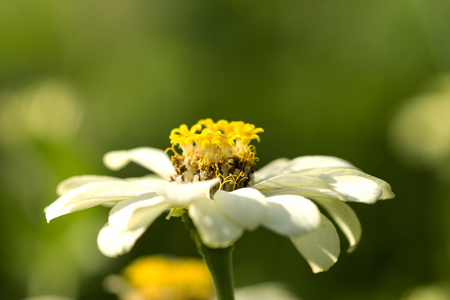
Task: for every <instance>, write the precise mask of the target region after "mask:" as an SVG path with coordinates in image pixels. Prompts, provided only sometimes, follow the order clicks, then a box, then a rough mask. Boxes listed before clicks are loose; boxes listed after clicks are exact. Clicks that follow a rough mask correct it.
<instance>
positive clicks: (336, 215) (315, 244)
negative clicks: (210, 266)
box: [46, 119, 394, 273]
mask: <svg viewBox="0 0 450 300" xmlns="http://www.w3.org/2000/svg"><path fill="white" fill-rule="evenodd" d="M262 131H263V130H262V129H261V128H256V127H255V126H254V125H252V124H247V123H244V122H228V121H225V120H220V121H218V122H213V121H212V120H211V119H206V120H200V121H199V122H198V123H197V124H195V125H194V126H192V127H191V128H188V127H187V126H186V125H182V126H180V127H179V128H176V129H174V130H173V131H172V133H171V135H170V139H171V143H172V147H170V148H169V149H168V150H169V151H170V150H171V151H172V152H173V155H172V157H171V158H170V157H169V156H168V155H167V154H166V153H165V152H164V151H162V150H159V149H155V148H148V147H147V148H137V149H132V150H122V151H113V152H110V153H107V154H106V155H105V157H104V162H105V164H106V165H107V166H108V167H109V168H111V169H113V170H117V169H120V168H122V167H124V166H125V165H126V164H127V163H129V162H130V161H133V162H135V163H138V164H140V165H142V166H144V167H146V168H148V169H149V170H151V171H153V172H155V173H156V174H157V175H159V176H153V175H152V176H145V177H141V178H128V179H119V178H114V177H107V176H94V175H86V176H77V177H72V178H69V179H67V180H66V181H64V182H62V183H61V184H60V185H59V186H58V190H57V192H58V194H60V195H61V196H60V198H59V199H57V200H56V201H55V202H54V203H52V204H51V205H50V206H49V207H48V208H47V209H46V217H47V220H48V221H50V220H52V219H54V218H56V217H59V216H61V215H64V214H68V213H71V212H74V211H78V210H82V209H86V208H89V207H93V206H96V205H100V204H115V206H114V207H113V208H112V209H111V211H110V214H109V218H108V223H107V224H106V225H105V226H104V227H103V229H101V231H100V233H99V236H98V240H97V241H98V246H99V249H100V251H101V252H102V253H103V254H105V255H107V256H111V257H114V256H117V255H120V254H123V253H126V252H128V251H130V249H131V248H132V247H133V245H134V244H135V242H136V240H137V239H138V238H139V237H140V236H141V235H142V234H143V233H144V231H145V230H146V229H147V228H148V227H149V226H150V225H151V224H152V223H153V221H154V220H155V219H156V218H157V217H158V216H159V215H161V214H162V213H163V212H164V211H166V210H168V209H170V213H169V215H168V217H178V216H189V218H190V219H192V222H193V224H194V225H195V228H196V230H197V231H198V234H199V237H200V239H201V242H202V243H203V244H204V245H206V246H207V247H209V248H227V247H229V246H231V245H233V244H234V243H235V242H236V241H237V240H238V239H239V238H240V237H241V236H242V234H243V233H244V231H245V230H254V229H256V228H258V227H259V226H264V227H266V228H268V229H270V230H272V231H274V232H276V233H278V234H280V235H283V236H286V237H288V238H290V240H291V241H292V242H293V244H294V245H295V247H296V248H297V250H298V251H299V252H300V253H301V254H302V255H303V256H304V257H305V259H306V260H307V262H308V263H309V265H310V266H311V268H312V270H313V272H315V273H317V272H322V271H325V270H328V269H329V268H330V267H331V266H332V265H333V264H334V263H335V262H336V261H337V258H338V256H339V253H340V241H339V236H338V234H337V232H336V229H335V227H334V225H333V224H332V223H331V222H330V221H329V220H328V219H327V218H326V217H325V216H324V215H323V214H321V212H320V210H319V208H318V207H317V205H316V203H317V204H318V205H320V206H321V207H322V208H323V209H324V210H325V211H326V212H327V213H328V215H329V216H330V217H331V218H333V219H334V221H335V223H336V224H337V225H338V226H339V227H340V228H341V230H342V231H343V233H344V234H345V235H346V237H347V238H348V240H349V243H350V247H349V251H351V250H353V249H354V248H355V247H356V245H357V244H358V242H359V239H360V236H361V227H360V223H359V220H358V218H357V217H356V214H355V213H354V211H353V210H352V209H351V208H350V207H349V206H348V205H347V204H345V202H359V203H368V204H373V203H375V202H376V201H377V200H383V199H389V198H392V197H393V196H394V194H393V193H392V191H391V188H390V186H389V184H388V183H386V182H385V181H383V180H381V179H378V178H376V177H373V176H370V175H368V174H365V173H363V172H361V171H360V170H358V169H357V168H356V167H355V166H353V165H352V164H350V163H349V162H347V161H345V160H343V159H339V158H336V157H330V156H302V157H298V158H295V159H292V160H288V159H284V158H282V159H278V160H275V161H273V162H272V163H270V164H268V165H267V166H265V167H263V168H262V169H260V170H258V171H256V167H255V164H256V162H257V161H258V159H257V157H256V153H255V147H254V146H253V145H250V144H249V143H250V142H251V141H252V140H257V141H259V136H258V134H259V133H260V132H262ZM176 147H178V148H180V149H181V152H180V153H178V151H179V150H178V149H177V148H176ZM311 200H313V201H314V202H313V201H311Z"/></svg>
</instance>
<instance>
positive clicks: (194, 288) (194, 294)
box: [123, 255, 214, 300]
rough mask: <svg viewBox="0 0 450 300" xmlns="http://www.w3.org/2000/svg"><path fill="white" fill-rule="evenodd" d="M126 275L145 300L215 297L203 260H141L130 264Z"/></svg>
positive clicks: (152, 258) (147, 257)
mask: <svg viewBox="0 0 450 300" xmlns="http://www.w3.org/2000/svg"><path fill="white" fill-rule="evenodd" d="M123 275H124V278H125V280H126V281H127V282H128V283H129V284H130V285H131V286H133V287H134V288H136V289H137V290H138V291H139V293H140V294H141V295H142V296H143V297H144V299H152V300H207V299H211V298H212V296H213V295H214V288H213V283H212V280H211V275H210V274H209V271H208V268H207V266H206V265H205V263H204V262H203V261H202V260H200V259H195V258H176V259H168V258H165V257H163V256H159V255H154V256H146V257H141V258H138V259H137V260H135V261H134V262H132V263H131V264H130V265H128V266H127V267H126V268H125V269H124V271H123Z"/></svg>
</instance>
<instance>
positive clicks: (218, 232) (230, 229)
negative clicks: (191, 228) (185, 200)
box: [188, 198, 244, 248]
mask: <svg viewBox="0 0 450 300" xmlns="http://www.w3.org/2000/svg"><path fill="white" fill-rule="evenodd" d="M188 212H189V216H190V217H191V219H192V222H193V223H194V225H195V228H196V229H197V231H198V233H199V235H200V238H201V240H202V242H203V243H204V244H205V245H206V246H208V247H210V248H226V247H229V246H231V245H232V244H234V242H235V241H236V240H237V239H239V238H240V237H241V235H242V233H243V232H244V231H243V229H242V228H240V227H238V226H237V225H235V224H233V223H232V222H231V221H229V220H228V219H227V218H225V216H223V215H222V213H221V212H220V211H219V209H218V207H217V204H216V203H215V202H214V201H213V200H211V199H206V198H202V199H197V200H196V201H194V202H192V204H191V205H190V206H189V211H188Z"/></svg>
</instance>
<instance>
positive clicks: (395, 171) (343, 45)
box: [0, 0, 450, 299]
mask: <svg viewBox="0 0 450 300" xmlns="http://www.w3.org/2000/svg"><path fill="white" fill-rule="evenodd" d="M448 6H449V4H448V3H447V2H446V1H443V0H432V1H423V0H416V1H413V0H410V1H409V0H405V1H399V2H392V1H386V0H385V1H363V2H361V1H356V0H344V1H330V0H327V1H320V2H310V1H291V0H283V1H278V2H273V1H246V2H242V1H222V0H215V1H211V0H208V1H206V0H194V1H190V2H182V1H175V0H168V1H164V2H160V1H142V0H132V1H126V2H123V1H117V0H116V1H105V0H94V1H57V0H47V1H8V0H1V1H0V91H1V92H0V102H1V104H2V105H1V107H2V109H4V107H6V106H5V105H3V104H4V103H10V102H17V101H20V100H17V99H18V98H17V95H23V94H24V91H27V90H29V89H30V87H36V86H40V85H42V84H43V82H48V81H50V82H55V83H56V84H58V85H63V86H65V87H66V88H67V90H70V91H72V92H74V94H75V95H76V96H75V100H73V101H75V103H76V104H75V105H76V106H77V107H78V106H80V107H82V112H80V115H81V114H82V121H81V123H80V124H79V125H80V126H79V127H77V128H76V131H75V133H74V134H73V135H70V136H66V137H65V138H61V137H58V136H56V137H55V136H54V137H49V136H45V135H44V136H42V135H40V136H39V135H36V132H35V131H33V130H28V129H26V128H27V127H26V126H25V125H24V124H23V123H24V122H25V123H26V121H24V119H23V115H21V114H23V110H20V109H19V110H18V111H15V112H13V111H12V112H8V113H6V114H5V115H7V116H8V118H6V117H4V118H3V119H2V120H3V121H2V122H3V123H1V124H2V132H10V135H9V138H5V136H3V138H2V139H1V140H0V165H1V166H2V167H1V168H0V187H1V189H2V193H1V196H0V197H1V198H0V199H1V203H2V210H1V211H0V224H1V226H2V228H3V229H4V230H2V233H1V238H2V241H3V247H1V250H0V264H1V267H0V276H1V278H0V279H1V280H2V282H3V283H4V284H2V285H3V286H5V287H7V288H6V289H3V290H2V296H4V297H5V298H7V299H20V298H24V297H26V296H34V295H38V294H48V293H59V294H61V295H65V296H71V297H74V298H75V297H78V298H79V299H103V298H104V299H110V298H111V295H108V294H106V293H105V292H104V291H103V289H102V286H101V281H102V278H104V277H105V276H106V275H107V274H109V273H117V272H118V270H119V269H120V267H121V266H123V265H125V264H126V263H127V262H128V261H130V260H131V259H132V258H134V257H137V256H139V255H141V254H151V253H171V254H175V255H196V253H195V249H194V247H193V245H192V244H191V242H190V240H189V237H188V236H187V234H186V232H185V230H184V228H183V226H182V224H181V223H180V222H176V221H175V222H166V221H165V220H164V219H161V220H158V221H157V222H156V224H154V225H153V226H152V227H151V228H150V229H149V231H148V232H147V233H146V234H145V236H144V238H143V239H141V240H140V241H139V242H138V244H137V246H136V247H135V248H134V249H133V251H132V252H131V253H130V254H127V255H125V256H123V257H120V258H118V259H116V260H111V259H107V258H103V257H102V256H101V255H100V254H99V253H98V250H97V249H96V243H95V238H96V234H97V232H98V230H99V229H100V227H101V226H102V224H103V223H102V222H104V221H105V220H106V217H105V216H106V210H105V209H102V208H96V209H93V210H91V211H89V212H88V211H86V212H80V213H77V214H74V215H73V216H66V217H63V218H61V219H60V220H55V221H53V222H52V223H50V224H48V225H47V224H46V222H45V218H44V215H43V212H42V211H43V208H44V207H45V206H46V205H48V204H49V203H51V202H52V201H53V200H54V199H55V198H56V195H55V194H54V189H55V187H56V185H57V183H58V182H59V181H61V180H63V179H65V178H67V177H69V176H72V175H78V174H110V175H114V176H116V175H117V176H124V177H125V176H137V175H143V174H145V170H142V169H140V168H138V167H135V166H129V167H127V168H126V169H124V170H123V171H121V172H119V173H112V172H110V171H108V170H107V169H106V168H105V167H103V166H102V163H101V157H102V155H103V153H105V152H107V151H110V150H115V149H127V148H132V147H137V146H153V147H158V148H166V147H167V146H168V144H169V140H168V135H169V133H170V130H171V129H172V128H174V127H177V126H179V125H180V124H182V123H186V124H193V123H195V122H196V121H197V120H198V119H201V118H206V117H211V118H213V119H220V118H224V119H228V120H243V121H246V122H250V123H254V124H255V125H256V126H259V127H263V128H264V129H265V132H264V133H263V134H262V135H261V138H262V141H261V143H260V144H259V145H257V150H258V155H259V157H260V163H261V165H264V164H266V163H268V162H269V161H270V160H272V159H275V158H277V157H280V156H284V157H290V158H293V157H295V156H299V155H307V154H327V155H334V156H339V157H342V158H344V159H347V160H349V161H351V162H353V163H354V164H355V165H357V166H358V167H360V168H362V169H363V170H365V171H367V172H368V173H370V174H373V175H375V176H378V177H380V178H383V179H385V180H387V181H388V182H390V183H391V184H392V186H393V188H394V192H395V193H396V194H397V198H396V199H394V200H392V201H388V202H382V203H378V204H377V205H375V206H371V207H367V206H358V205H354V206H353V207H354V208H355V210H356V211H357V214H358V215H359V216H360V219H361V222H362V226H363V239H362V242H361V244H360V245H359V247H358V248H357V250H356V251H355V252H354V253H352V254H350V255H348V254H345V253H343V254H342V256H341V258H340V260H339V261H338V263H337V265H336V266H335V267H333V268H332V269H331V270H330V271H329V272H327V273H324V274H319V275H313V274H311V272H310V270H309V269H308V266H307V265H306V263H305V262H304V261H303V259H302V258H301V256H300V255H298V254H297V253H296V251H295V249H294V247H293V246H292V245H290V243H289V241H288V240H286V239H284V238H281V237H279V236H276V235H274V234H272V233H270V232H268V231H266V230H263V229H260V230H257V231H256V232H253V233H248V234H246V235H245V237H244V238H243V239H241V240H240V241H239V242H238V244H237V247H236V251H235V268H236V270H235V272H236V281H237V284H238V285H249V284H256V283H260V282H263V281H269V280H276V281H284V282H286V283H287V284H288V285H289V286H290V287H291V288H292V289H293V290H294V291H296V292H297V293H298V295H300V296H301V297H303V298H304V299H362V298H364V299H399V298H400V296H401V295H402V294H403V293H404V292H405V291H406V290H408V289H410V288H412V287H414V286H416V285H419V284H424V283H429V282H434V281H438V280H444V279H448V276H450V274H449V271H448V270H449V268H448V267H449V260H448V245H447V242H446V240H447V239H448V232H449V230H448V226H449V224H448V222H445V221H444V220H445V219H446V214H445V211H448V210H445V211H444V210H443V209H442V208H443V207H444V208H448V205H447V204H446V203H447V201H448V198H449V194H450V193H449V191H448V183H443V182H441V181H438V180H437V179H436V178H435V177H434V176H433V173H432V172H431V171H426V170H417V169H412V168H410V167H409V166H407V165H403V163H402V162H401V161H400V160H399V159H398V158H397V156H396V155H394V153H393V152H392V148H390V147H389V144H388V139H387V136H388V130H389V126H390V125H389V124H390V122H391V119H392V118H393V117H394V116H395V115H396V113H397V111H399V110H400V109H401V107H402V105H403V104H404V101H405V99H406V98H409V97H411V96H413V95H415V94H416V93H418V92H420V91H421V87H422V86H423V84H424V83H425V82H426V81H428V80H429V79H431V78H433V77H435V76H438V75H439V74H441V73H443V72H446V71H448V68H449V67H450V54H449V53H450V52H449V51H447V50H448V49H449V48H450V38H449V36H448V34H446V32H447V31H446V30H447V28H448V26H449V25H450V24H449V23H450V21H448V18H447V17H446V15H445V14H444V11H448V8H449V7H448ZM11 95H16V96H15V97H16V98H14V97H12V96H11ZM27 97H33V95H32V94H28V96H27ZM19 98H20V97H19ZM24 101H25V100H24ZM55 101H56V102H55V103H58V99H57V97H56V98H55ZM25 102H26V101H25ZM19 106H20V105H19ZM22 106H23V105H22ZM55 107H57V106H55ZM40 113H41V114H43V116H44V117H43V118H44V119H43V120H44V121H43V124H44V125H46V124H47V125H48V124H50V122H46V121H45V120H50V119H51V118H52V116H55V115H61V114H62V115H63V118H62V120H59V121H58V122H65V121H64V120H66V122H69V123H70V119H69V118H64V116H66V114H67V115H68V114H69V113H68V112H63V111H61V110H52V109H48V111H46V112H40ZM14 114H17V115H14ZM5 119H7V121H5ZM66 125H67V124H66ZM33 126H35V125H33ZM5 128H11V130H10V131H9V130H5ZM24 128H25V129H24ZM43 128H45V126H43ZM27 130H28V131H27ZM11 137H13V139H11ZM12 140H13V141H14V142H11V141H12ZM400 155H401V153H400ZM74 245H78V246H79V247H78V248H77V247H75V246H74ZM80 245H83V246H82V247H81V246H80ZM345 246H346V244H345V242H343V247H344V248H345ZM80 261H81V262H84V263H80ZM93 262H95V263H93ZM64 264H67V265H64ZM55 274H57V275H55ZM55 278H57V279H58V280H57V281H55V280H56V279H55Z"/></svg>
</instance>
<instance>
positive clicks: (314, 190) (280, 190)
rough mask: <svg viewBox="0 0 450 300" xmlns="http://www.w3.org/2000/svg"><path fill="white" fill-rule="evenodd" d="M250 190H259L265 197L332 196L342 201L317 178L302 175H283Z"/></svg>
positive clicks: (260, 183) (337, 194)
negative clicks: (292, 195) (291, 195)
mask: <svg viewBox="0 0 450 300" xmlns="http://www.w3.org/2000/svg"><path fill="white" fill-rule="evenodd" d="M252 188H254V189H257V190H259V191H260V192H262V193H263V194H264V195H266V196H274V195H287V194H294V195H300V196H304V197H307V198H313V197H314V196H321V195H327V196H333V197H336V198H338V199H342V197H341V195H340V194H339V193H337V192H336V191H335V190H334V189H333V188H332V187H331V186H330V185H329V184H327V183H325V182H324V181H323V180H322V179H320V178H317V177H310V176H304V175H302V174H283V175H278V176H275V177H272V178H269V179H266V180H263V181H261V182H259V183H257V184H255V185H253V186H252Z"/></svg>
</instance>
